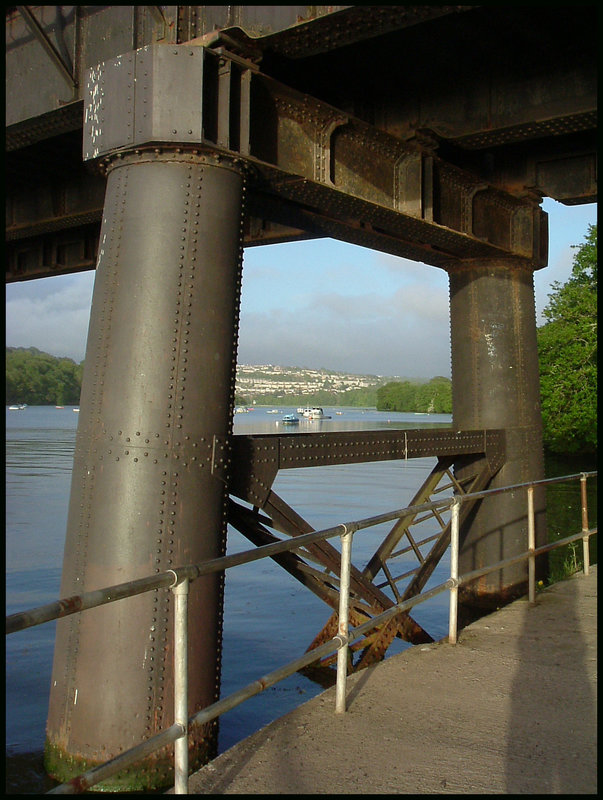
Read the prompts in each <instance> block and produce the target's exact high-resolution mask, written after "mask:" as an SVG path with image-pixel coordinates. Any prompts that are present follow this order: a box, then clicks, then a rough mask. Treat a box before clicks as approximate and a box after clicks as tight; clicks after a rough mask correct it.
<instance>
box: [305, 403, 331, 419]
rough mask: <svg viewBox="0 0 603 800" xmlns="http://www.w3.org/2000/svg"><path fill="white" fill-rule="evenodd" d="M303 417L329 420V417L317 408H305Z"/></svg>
mask: <svg viewBox="0 0 603 800" xmlns="http://www.w3.org/2000/svg"><path fill="white" fill-rule="evenodd" d="M304 417H306V419H331V417H328V416H327V415H326V414H325V412H324V411H323V410H322V408H320V407H319V406H314V407H313V408H305V409H304Z"/></svg>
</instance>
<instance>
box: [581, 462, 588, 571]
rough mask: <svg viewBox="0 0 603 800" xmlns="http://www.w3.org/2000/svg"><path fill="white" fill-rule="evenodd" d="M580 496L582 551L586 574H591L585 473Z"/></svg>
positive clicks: (582, 477)
mask: <svg viewBox="0 0 603 800" xmlns="http://www.w3.org/2000/svg"><path fill="white" fill-rule="evenodd" d="M580 496H581V499H582V532H583V533H584V534H585V535H584V536H583V537H582V551H583V559H584V574H585V575H588V574H590V551H589V549H588V547H589V544H588V540H589V537H588V534H587V533H586V532H587V531H588V500H587V495H586V473H585V472H583V473H582V476H581V478H580Z"/></svg>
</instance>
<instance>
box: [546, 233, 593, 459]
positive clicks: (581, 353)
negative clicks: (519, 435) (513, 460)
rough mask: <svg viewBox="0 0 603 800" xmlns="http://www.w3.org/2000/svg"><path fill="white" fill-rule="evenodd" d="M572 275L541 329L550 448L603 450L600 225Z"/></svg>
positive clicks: (558, 288)
mask: <svg viewBox="0 0 603 800" xmlns="http://www.w3.org/2000/svg"><path fill="white" fill-rule="evenodd" d="M576 249H577V253H576V255H575V256H574V263H573V267H572V274H571V276H570V278H569V279H568V281H567V282H566V283H565V284H563V285H561V284H559V283H558V282H555V283H554V284H553V285H552V288H553V292H552V293H551V294H550V295H549V303H548V305H547V307H546V308H545V310H544V312H543V313H544V316H545V318H546V320H547V322H546V323H545V324H544V325H543V326H542V327H540V328H539V329H538V355H539V360H540V392H541V400H542V420H543V429H544V431H543V435H544V445H545V448H547V449H548V450H550V451H551V452H554V453H564V454H568V455H570V454H574V453H594V452H596V450H597V226H596V225H589V228H588V233H587V235H586V237H585V242H584V244H582V245H581V246H579V247H577V248H576Z"/></svg>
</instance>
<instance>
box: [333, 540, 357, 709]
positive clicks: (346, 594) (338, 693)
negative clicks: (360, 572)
mask: <svg viewBox="0 0 603 800" xmlns="http://www.w3.org/2000/svg"><path fill="white" fill-rule="evenodd" d="M343 527H344V530H345V532H344V533H342V534H341V569H340V575H339V626H338V630H337V633H338V636H339V638H340V639H341V646H340V647H339V650H338V651H337V684H336V687H335V713H336V714H344V713H345V710H346V708H345V706H346V704H345V687H346V676H347V671H348V616H349V605H350V562H351V558H352V536H353V533H352V531H348V530H347V528H346V527H345V525H344V526H343Z"/></svg>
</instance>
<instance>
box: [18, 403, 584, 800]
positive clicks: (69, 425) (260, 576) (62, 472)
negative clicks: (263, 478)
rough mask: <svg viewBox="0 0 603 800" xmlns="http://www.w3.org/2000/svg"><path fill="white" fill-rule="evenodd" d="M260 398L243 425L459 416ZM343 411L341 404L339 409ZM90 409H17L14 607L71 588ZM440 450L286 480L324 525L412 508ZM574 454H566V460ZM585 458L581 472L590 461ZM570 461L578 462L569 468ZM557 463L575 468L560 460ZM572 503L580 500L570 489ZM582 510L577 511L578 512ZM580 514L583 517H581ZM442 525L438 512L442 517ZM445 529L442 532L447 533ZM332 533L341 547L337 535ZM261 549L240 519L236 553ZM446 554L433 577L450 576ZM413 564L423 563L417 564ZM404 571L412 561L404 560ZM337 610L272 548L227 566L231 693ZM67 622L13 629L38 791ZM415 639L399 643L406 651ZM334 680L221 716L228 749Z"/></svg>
mask: <svg viewBox="0 0 603 800" xmlns="http://www.w3.org/2000/svg"><path fill="white" fill-rule="evenodd" d="M276 410H277V411H278V412H279V413H278V414H271V413H268V412H269V411H272V409H266V408H261V407H256V408H255V409H254V410H253V411H252V412H250V413H247V414H235V417H234V419H235V433H275V432H290V431H295V432H297V431H299V432H303V431H307V432H316V431H318V430H320V431H334V430H377V429H392V428H398V429H400V428H437V427H449V426H450V420H451V418H450V416H448V415H435V414H431V415H415V414H400V413H392V412H377V411H374V410H362V409H344V410H343V413H341V414H337V413H336V410H335V409H325V413H327V414H329V415H330V416H331V419H328V420H322V421H318V422H317V421H314V422H308V421H304V422H302V423H301V424H300V426H299V427H298V426H296V427H294V428H291V427H288V426H282V425H280V424H279V423H280V419H281V417H282V416H283V415H284V414H286V413H290V412H291V411H293V410H294V409H290V408H287V407H282V408H279V409H276ZM339 410H341V409H339ZM77 421H78V415H77V414H76V413H73V410H72V408H71V407H66V408H65V409H55V408H54V407H48V406H32V407H28V408H26V409H25V410H23V411H9V410H8V409H7V410H6V440H7V441H6V613H7V614H11V613H14V612H16V611H22V610H25V609H27V608H31V607H34V606H38V605H42V604H44V603H48V602H52V601H54V600H56V599H58V597H59V587H60V579H61V566H62V559H63V546H64V540H65V528H66V523H67V508H68V500H69V490H70V482H71V468H72V462H73V451H74V446H75V432H76V428H77ZM435 462H436V459H435V458H423V459H413V460H409V461H407V462H404V461H393V462H382V463H373V464H352V465H341V466H329V467H315V468H312V469H293V470H284V471H283V472H281V473H280V474H279V476H278V477H277V480H276V482H275V485H274V489H275V491H276V492H277V494H279V495H280V496H281V497H283V499H284V500H286V501H287V502H288V503H289V504H290V505H291V506H292V507H293V508H295V510H296V511H297V512H298V513H299V514H301V516H302V517H304V518H305V519H306V520H307V521H308V522H309V523H310V524H311V525H312V526H313V527H314V528H316V529H320V528H325V527H329V526H331V525H336V524H338V523H340V522H347V521H350V520H353V519H361V518H364V517H369V516H372V515H373V514H378V513H381V512H385V511H391V510H392V509H395V508H403V507H404V506H405V505H408V504H409V503H410V501H411V498H412V496H413V494H414V493H415V492H416V490H417V489H418V487H419V486H420V485H421V483H422V482H423V480H424V479H425V478H426V477H427V475H428V474H429V471H430V470H431V469H432V467H433V466H434V464H435ZM562 468H563V465H562V464H560V465H559V469H560V470H562ZM584 468H585V467H584V466H580V467H577V468H576V469H573V470H571V471H579V470H580V469H584ZM569 471H570V470H568V472H569ZM549 474H567V472H563V471H557V472H556V473H549ZM561 506H562V507H563V509H564V511H565V510H566V509H567V508H569V507H570V506H572V512H573V510H574V509H573V506H575V492H574V493H573V494H572V497H571V500H570V499H569V495H566V494H565V495H563V500H562V501H561ZM572 516H573V515H572ZM579 519H580V517H579V513H578V516H573V524H579ZM432 524H433V523H432ZM390 527H391V524H390V525H386V526H379V527H377V528H373V529H370V530H368V531H365V532H359V533H357V534H356V536H355V537H354V544H353V562H354V564H355V565H356V566H357V567H359V568H360V569H362V568H363V567H364V566H365V564H366V562H367V561H368V560H369V558H370V557H371V556H372V554H373V553H374V551H375V550H376V548H377V546H378V544H379V543H380V542H381V540H382V539H383V537H384V535H385V534H386V533H387V532H388V531H389V528H390ZM435 530H436V529H435V528H434V529H433V532H435ZM332 543H333V544H334V545H335V546H337V547H339V543H338V542H337V541H336V540H332ZM246 549H250V545H249V543H248V542H247V540H246V539H244V537H242V536H241V535H240V534H239V533H238V532H237V531H235V530H233V529H229V539H228V552H229V553H232V552H238V551H240V550H246ZM448 565H449V562H448V559H447V558H446V557H445V558H444V559H442V562H441V563H440V565H439V566H438V568H437V569H436V570H435V572H434V574H433V576H432V578H431V580H430V583H429V584H428V586H430V585H435V584H438V583H441V582H442V581H444V580H446V578H447V577H448ZM411 566H414V564H412V565H411ZM400 571H404V570H400ZM329 616H330V609H329V608H328V607H327V606H326V605H325V604H324V603H323V602H322V601H321V600H319V599H318V598H317V597H315V596H314V595H313V594H312V593H311V592H309V591H308V590H307V589H305V588H304V587H303V586H301V585H300V584H299V583H298V582H297V581H296V580H295V579H294V578H293V577H291V576H290V575H289V574H288V573H286V572H285V571H284V570H282V569H281V568H280V567H279V566H278V565H276V564H275V563H274V562H272V561H271V560H270V559H265V560H262V561H259V562H255V563H253V564H249V565H245V566H242V567H236V568H235V569H232V570H229V571H228V572H227V575H226V588H225V610H224V646H223V659H222V694H223V695H227V694H230V693H231V692H233V691H235V690H236V689H238V688H241V687H242V686H245V685H246V684H248V683H250V682H251V681H253V680H255V679H257V678H258V677H260V676H262V675H264V674H266V673H267V672H270V671H272V670H274V669H275V668H277V667H279V666H281V665H283V664H285V663H286V662H288V661H290V660H292V659H293V658H296V657H297V656H299V655H301V654H302V653H303V652H304V651H305V650H306V648H307V647H308V645H309V644H310V642H311V641H312V639H313V638H314V636H315V635H316V634H317V633H318V632H319V631H320V629H321V628H322V626H323V625H324V623H325V622H326V620H327V619H328V617H329ZM413 616H414V617H415V618H416V619H417V621H418V622H419V623H420V624H421V625H422V626H423V627H424V628H426V629H427V630H428V631H429V633H430V634H431V635H432V636H433V637H434V638H435V639H439V638H442V637H443V636H445V635H446V634H447V624H448V601H447V597H446V595H445V594H442V595H440V596H438V597H436V598H433V599H432V600H431V601H428V602H427V603H424V604H422V605H420V606H418V607H417V608H416V609H415V611H414V614H413ZM54 632H55V623H47V624H45V625H42V626H38V627H36V628H31V629H28V630H25V631H21V632H19V633H16V634H13V635H11V636H8V637H7V640H6V709H7V711H6V746H7V791H8V792H9V793H37V792H39V791H47V790H48V789H49V788H51V786H52V785H53V783H52V782H50V781H49V779H47V778H45V777H44V774H43V769H42V749H43V745H44V732H45V724H46V714H47V707H48V692H49V686H50V678H51V670H52V657H53V647H54ZM407 646H409V645H408V644H406V643H403V642H400V643H396V644H395V645H393V646H392V648H390V651H388V652H389V654H393V653H395V652H400V651H401V650H402V649H404V648H405V647H407ZM321 691H322V687H321V686H319V685H317V684H316V683H314V682H312V681H311V680H309V679H308V678H305V677H304V676H301V675H298V674H296V675H293V676H291V677H290V678H288V679H286V680H284V681H282V682H281V683H279V684H278V685H277V686H274V687H271V688H270V689H268V690H266V691H265V692H263V693H261V694H260V695H258V696H257V697H255V698H252V699H251V700H248V701H247V702H245V703H244V704H243V705H242V706H240V707H239V708H237V709H234V710H232V711H230V712H228V713H227V714H225V715H224V716H223V717H222V718H221V721H220V738H219V749H220V752H222V751H224V750H225V749H227V748H228V747H230V746H232V745H233V744H235V743H236V742H237V741H239V740H240V739H242V738H244V737H246V736H248V735H249V734H251V733H253V732H254V731H255V730H258V729H259V728H261V727H262V726H264V725H266V724H267V723H268V722H270V721H271V720H273V719H275V718H277V717H280V716H282V715H283V714H285V713H286V712H288V711H290V710H291V709H292V708H294V707H296V706H297V705H299V704H300V703H303V702H305V701H306V700H309V699H310V698H312V697H314V696H315V695H316V694H318V693H319V692H321Z"/></svg>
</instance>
